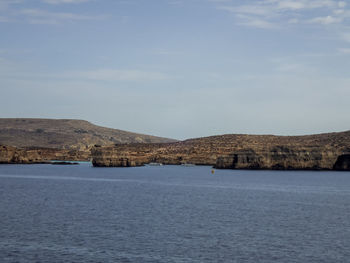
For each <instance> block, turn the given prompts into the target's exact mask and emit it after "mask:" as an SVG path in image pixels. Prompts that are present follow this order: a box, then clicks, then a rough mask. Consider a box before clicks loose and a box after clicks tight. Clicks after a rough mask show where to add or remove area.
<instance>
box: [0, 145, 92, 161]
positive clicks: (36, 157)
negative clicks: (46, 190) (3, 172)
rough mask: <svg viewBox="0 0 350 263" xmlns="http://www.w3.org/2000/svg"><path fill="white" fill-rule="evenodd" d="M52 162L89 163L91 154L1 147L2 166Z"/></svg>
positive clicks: (60, 150) (0, 159)
mask: <svg viewBox="0 0 350 263" xmlns="http://www.w3.org/2000/svg"><path fill="white" fill-rule="evenodd" d="M50 160H62V161H89V160H90V154H88V153H86V152H79V151H75V150H64V149H50V148H16V147H11V146H3V145H0V163H2V164H33V163H45V162H48V161H50Z"/></svg>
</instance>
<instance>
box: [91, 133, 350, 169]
mask: <svg viewBox="0 0 350 263" xmlns="http://www.w3.org/2000/svg"><path fill="white" fill-rule="evenodd" d="M92 163H93V165H94V166H96V167H134V166H141V165H145V164H149V163H162V164H174V165H178V164H196V165H211V166H214V167H215V168H217V169H279V170H286V169H290V170H296V169H297V170H350V131H348V132H340V133H326V134H318V135H307V136H273V135H222V136H212V137H205V138H199V139H191V140H186V141H182V142H175V143H160V144H153V143H151V144H121V145H113V146H104V147H100V146H95V147H93V149H92Z"/></svg>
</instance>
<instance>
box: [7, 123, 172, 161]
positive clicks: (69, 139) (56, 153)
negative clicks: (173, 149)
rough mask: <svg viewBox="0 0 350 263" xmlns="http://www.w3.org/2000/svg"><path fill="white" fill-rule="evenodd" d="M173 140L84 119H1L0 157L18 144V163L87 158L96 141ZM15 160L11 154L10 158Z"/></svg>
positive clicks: (109, 142)
mask: <svg viewBox="0 0 350 263" xmlns="http://www.w3.org/2000/svg"><path fill="white" fill-rule="evenodd" d="M174 141H175V140H172V139H167V138H161V137H155V136H149V135H144V134H137V133H132V132H127V131H122V130H116V129H110V128H105V127H100V126H96V125H93V124H91V123H89V122H87V121H83V120H67V119H62V120H55V119H1V118H0V145H7V146H9V147H8V148H6V149H5V148H1V149H0V154H1V156H6V155H7V154H11V152H12V151H13V150H10V148H11V147H17V152H16V154H17V155H18V156H20V157H19V159H18V162H27V161H26V160H27V159H28V160H49V159H52V158H54V159H60V160H88V159H90V153H91V147H92V146H93V145H95V144H99V145H109V144H119V143H160V142H174ZM26 156H27V157H26ZM14 160H16V158H15V157H13V161H12V162H15V161H14Z"/></svg>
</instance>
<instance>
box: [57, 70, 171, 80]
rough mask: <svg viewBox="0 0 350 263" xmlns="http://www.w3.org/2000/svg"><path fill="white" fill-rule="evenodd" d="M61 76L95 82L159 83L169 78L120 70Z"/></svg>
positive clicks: (163, 75) (140, 71) (159, 73)
mask: <svg viewBox="0 0 350 263" xmlns="http://www.w3.org/2000/svg"><path fill="white" fill-rule="evenodd" d="M63 76H65V77H68V78H77V79H85V80H97V81H160V80H166V79H169V78H170V76H169V75H167V74H165V73H161V72H154V71H143V70H120V69H97V70H91V71H76V72H68V73H65V74H64V75H63Z"/></svg>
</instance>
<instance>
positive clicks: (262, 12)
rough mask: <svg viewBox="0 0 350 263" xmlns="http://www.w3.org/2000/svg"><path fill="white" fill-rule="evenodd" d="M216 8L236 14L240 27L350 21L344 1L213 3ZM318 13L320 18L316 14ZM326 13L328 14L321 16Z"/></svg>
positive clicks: (268, 27) (326, 23)
mask: <svg viewBox="0 0 350 263" xmlns="http://www.w3.org/2000/svg"><path fill="white" fill-rule="evenodd" d="M210 2H215V4H216V8H217V9H219V10H225V11H228V12H230V13H232V14H234V15H235V17H236V18H237V24H239V25H245V26H253V27H257V28H264V29H271V28H276V27H278V26H282V25H283V24H299V23H313V24H320V25H330V24H341V23H345V20H346V19H347V18H350V10H349V9H348V7H347V3H346V2H345V1H336V0H262V1H257V0H255V1H249V2H248V4H243V5H242V4H234V2H232V1H231V2H230V3H229V2H227V1H224V2H223V1H220V0H210ZM317 14H319V15H317ZM320 14H327V15H323V16H322V15H320Z"/></svg>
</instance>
